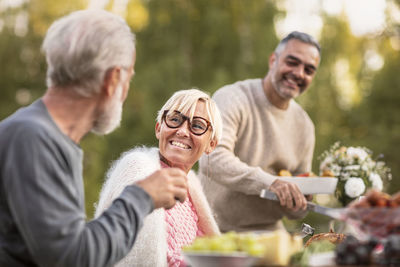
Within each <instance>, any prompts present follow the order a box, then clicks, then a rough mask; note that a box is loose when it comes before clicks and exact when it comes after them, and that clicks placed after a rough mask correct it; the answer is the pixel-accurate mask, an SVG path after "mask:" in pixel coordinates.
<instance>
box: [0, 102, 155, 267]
mask: <svg viewBox="0 0 400 267" xmlns="http://www.w3.org/2000/svg"><path fill="white" fill-rule="evenodd" d="M82 158H83V153H82V150H81V148H80V147H79V146H78V145H76V144H75V143H74V142H73V141H72V140H71V139H69V138H68V137H67V136H66V135H64V134H63V133H62V132H61V131H60V129H59V128H58V127H57V125H56V124H55V123H54V121H53V120H52V119H51V117H50V115H49V113H48V112H47V109H46V107H45V105H44V104H43V102H42V101H41V100H38V101H36V102H35V103H33V104H32V105H31V106H29V107H26V108H23V109H20V110H18V111H17V112H16V113H14V114H13V115H11V116H10V117H9V118H7V119H5V120H4V121H2V122H1V123H0V266H51V267H56V266H74V267H78V266H96V267H99V266H112V265H113V264H114V263H116V262H117V261H118V260H120V259H121V258H122V257H123V256H124V255H125V254H127V253H128V252H129V250H130V248H131V247H132V246H133V243H134V241H135V238H136V236H137V233H138V231H139V228H140V227H141V225H142V221H143V218H144V217H145V216H146V215H147V214H149V213H150V212H151V211H152V210H153V202H152V200H151V198H150V196H149V195H148V194H147V193H146V192H145V191H144V190H142V189H141V188H139V187H136V186H132V185H131V186H127V187H126V188H125V190H124V191H123V192H122V194H121V195H120V196H119V197H118V198H117V199H116V200H115V201H114V202H113V203H112V205H111V206H110V208H108V209H107V210H105V212H104V213H103V214H102V215H101V216H99V217H98V218H97V219H96V220H92V221H89V222H87V221H86V214H85V205H84V204H85V203H84V188H83V178H82Z"/></svg>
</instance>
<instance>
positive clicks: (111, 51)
mask: <svg viewBox="0 0 400 267" xmlns="http://www.w3.org/2000/svg"><path fill="white" fill-rule="evenodd" d="M42 51H43V52H44V53H45V55H46V61H47V66H48V69H47V75H46V83H47V86H48V87H58V88H66V87H68V88H71V89H73V90H75V91H76V92H77V93H78V94H80V95H82V96H92V95H95V94H97V93H99V91H100V87H101V84H102V82H103V79H104V75H105V74H106V72H107V71H108V70H109V69H110V68H113V67H116V66H119V67H122V68H129V67H130V66H132V64H133V56H134V53H135V36H134V34H133V33H132V32H131V30H130V28H129V27H128V25H127V24H126V23H125V21H124V20H123V19H122V18H121V17H118V16H117V15H114V14H112V13H110V12H107V11H105V10H101V9H92V10H80V11H75V12H73V13H71V14H69V15H67V16H65V17H62V18H60V19H58V20H57V21H55V22H54V23H53V24H52V25H51V26H50V28H49V30H48V31H47V34H46V37H45V39H44V41H43V45H42Z"/></svg>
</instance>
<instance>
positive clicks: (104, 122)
mask: <svg viewBox="0 0 400 267" xmlns="http://www.w3.org/2000/svg"><path fill="white" fill-rule="evenodd" d="M122 91H123V89H122V85H121V84H120V85H119V86H118V87H117V89H116V92H115V93H114V96H113V98H112V99H111V100H110V102H109V103H108V104H107V105H106V107H105V110H104V111H103V112H102V113H101V114H100V115H99V116H98V118H97V119H96V121H95V122H94V126H93V128H92V130H91V131H92V132H93V133H95V134H97V135H105V134H109V133H111V132H112V131H114V130H115V129H116V128H118V127H119V125H120V123H121V119H122V105H123V103H122V102H121V97H122Z"/></svg>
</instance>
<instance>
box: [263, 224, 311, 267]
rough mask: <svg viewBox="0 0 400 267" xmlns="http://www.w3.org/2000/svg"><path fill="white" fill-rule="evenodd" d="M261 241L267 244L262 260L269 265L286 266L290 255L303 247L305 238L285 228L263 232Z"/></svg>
mask: <svg viewBox="0 0 400 267" xmlns="http://www.w3.org/2000/svg"><path fill="white" fill-rule="evenodd" d="M260 241H261V242H262V243H263V244H264V246H265V253H264V256H263V261H262V262H263V263H264V264H268V265H283V266H286V265H288V264H289V262H290V257H291V256H292V255H293V254H295V253H297V252H299V251H301V250H302V249H303V239H302V238H301V237H300V236H297V235H290V234H289V233H288V232H286V231H284V230H276V231H274V232H271V233H265V234H262V235H261V236H260Z"/></svg>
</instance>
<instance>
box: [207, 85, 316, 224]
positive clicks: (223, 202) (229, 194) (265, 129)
mask: <svg viewBox="0 0 400 267" xmlns="http://www.w3.org/2000/svg"><path fill="white" fill-rule="evenodd" d="M213 99H214V100H215V101H216V102H217V105H218V107H219V109H220V111H221V114H222V119H223V124H224V128H223V135H222V140H220V142H219V144H218V146H217V148H216V149H215V150H214V152H212V153H211V154H210V155H209V156H206V155H205V156H203V157H202V158H201V160H200V178H201V180H202V183H203V186H204V191H205V194H206V196H207V198H208V201H209V202H210V205H211V208H212V209H213V211H214V213H215V214H216V220H217V223H218V225H219V227H220V229H221V231H229V230H235V231H247V230H267V229H276V228H278V227H281V223H280V222H279V221H280V219H281V218H282V217H283V216H288V217H289V218H291V219H294V218H300V217H303V216H304V215H305V212H291V211H289V210H287V209H285V208H282V207H281V206H280V205H279V204H278V203H277V202H274V201H269V200H265V199H261V198H259V197H258V195H259V194H260V192H261V190H262V189H264V188H268V187H269V186H270V185H271V184H272V182H273V181H274V180H275V179H277V176H275V175H277V173H278V172H279V171H280V170H281V169H287V170H289V171H291V172H292V173H293V174H300V173H303V172H307V171H310V170H311V163H312V156H313V150H314V143H315V133H314V125H313V123H312V121H311V120H310V118H309V117H308V115H307V114H306V112H305V111H304V110H303V109H302V108H301V107H300V106H299V105H298V104H297V103H296V102H295V101H294V100H292V101H291V102H290V105H289V108H288V109H287V110H281V109H278V108H276V107H275V106H273V105H272V104H271V103H270V102H269V101H268V99H267V97H266V95H265V93H264V90H263V87H262V80H261V79H253V80H245V81H240V82H237V83H235V84H231V85H227V86H225V87H223V88H221V89H219V90H218V91H217V92H216V93H215V94H214V96H213ZM279 225H280V226H279Z"/></svg>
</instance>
